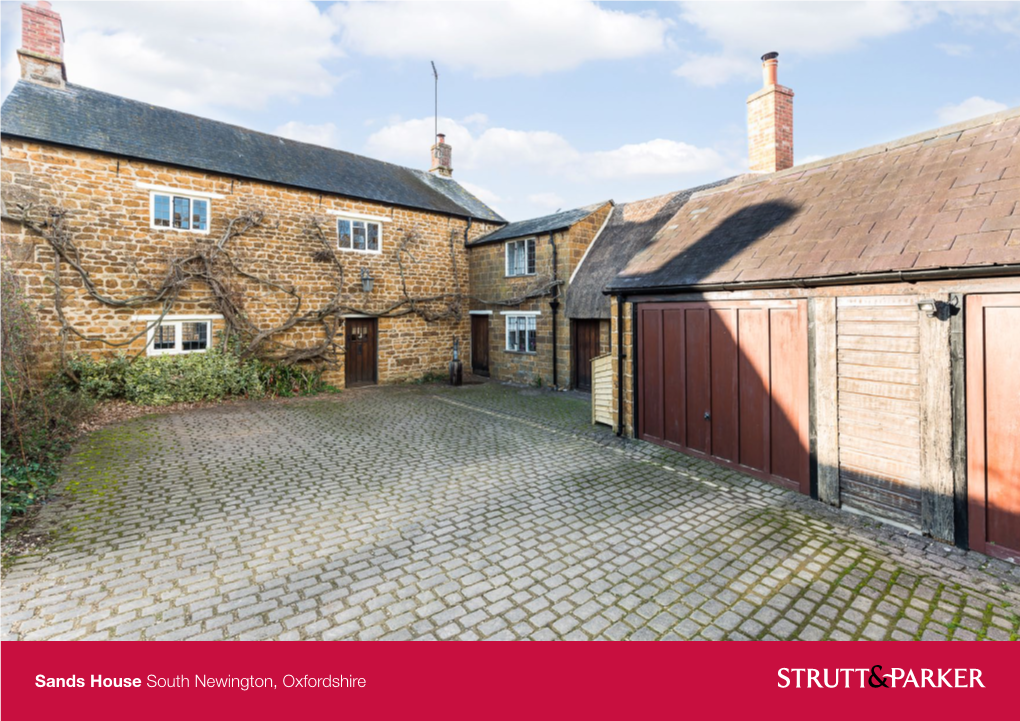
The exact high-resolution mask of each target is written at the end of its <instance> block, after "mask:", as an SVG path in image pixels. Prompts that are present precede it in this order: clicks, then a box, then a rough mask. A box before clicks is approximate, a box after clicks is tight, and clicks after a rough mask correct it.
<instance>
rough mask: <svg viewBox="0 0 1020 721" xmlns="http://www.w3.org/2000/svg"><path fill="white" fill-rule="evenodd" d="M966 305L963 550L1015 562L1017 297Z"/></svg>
mask: <svg viewBox="0 0 1020 721" xmlns="http://www.w3.org/2000/svg"><path fill="white" fill-rule="evenodd" d="M966 304H967V310H966V313H967V314H966V318H965V321H966V329H965V333H966V338H967V340H966V343H967V357H966V364H967V496H968V504H967V505H968V513H967V516H968V518H967V523H968V529H969V533H968V535H969V537H970V538H969V541H970V547H971V548H972V549H974V550H975V551H980V552H982V553H987V554H989V555H992V556H997V557H999V558H1006V559H1012V560H1016V561H1020V334H1018V332H1017V329H1020V293H1003V294H998V295H972V296H968V297H967V300H966ZM947 422H948V420H947Z"/></svg>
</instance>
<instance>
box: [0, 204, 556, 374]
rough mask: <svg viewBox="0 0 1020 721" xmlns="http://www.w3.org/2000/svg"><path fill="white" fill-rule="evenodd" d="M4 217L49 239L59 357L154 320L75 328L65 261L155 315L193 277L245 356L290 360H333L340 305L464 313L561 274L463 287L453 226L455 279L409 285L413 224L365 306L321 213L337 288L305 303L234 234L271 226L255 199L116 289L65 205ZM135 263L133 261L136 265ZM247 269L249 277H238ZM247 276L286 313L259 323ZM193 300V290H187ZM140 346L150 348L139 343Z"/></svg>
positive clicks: (318, 257) (548, 288) (108, 299)
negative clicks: (376, 298)
mask: <svg viewBox="0 0 1020 721" xmlns="http://www.w3.org/2000/svg"><path fill="white" fill-rule="evenodd" d="M4 206H5V212H4V214H3V219H4V220H10V221H14V222H16V223H19V224H20V225H22V226H24V227H25V228H27V229H29V230H31V231H33V232H35V233H37V234H38V235H39V236H40V237H42V238H43V239H44V240H45V241H46V242H47V244H48V245H49V246H50V248H52V250H53V252H54V255H55V260H54V265H53V272H52V274H51V276H50V277H49V281H50V282H51V283H52V285H53V287H54V295H53V298H54V310H55V312H56V316H57V319H58V321H59V324H60V336H61V348H60V350H61V353H60V355H61V358H64V357H65V352H66V347H67V342H68V340H69V339H71V338H79V339H81V340H85V341H94V342H100V343H103V344H105V345H107V346H110V347H126V346H129V345H131V344H132V343H134V342H136V341H137V340H138V339H139V338H142V337H143V336H145V335H146V333H147V332H148V330H149V328H151V327H152V324H148V325H147V326H146V327H145V328H144V329H143V330H141V331H139V332H138V333H136V334H135V335H133V336H131V337H130V338H128V339H126V340H110V339H108V338H105V337H103V336H100V335H93V334H87V333H85V332H83V331H81V330H80V329H79V328H77V327H76V326H75V325H74V323H72V322H71V321H70V320H69V319H68V317H67V315H66V314H65V309H64V306H65V302H66V291H65V285H64V283H65V281H64V275H65V273H64V267H65V266H66V267H67V268H69V269H70V271H71V273H72V274H73V275H74V276H77V278H78V279H80V281H81V285H82V287H83V288H84V290H85V292H86V293H87V294H88V295H89V296H90V297H91V298H93V299H94V300H96V301H97V302H99V303H101V304H103V305H104V306H107V307H109V308H139V307H151V306H153V305H158V306H159V308H160V312H159V319H158V320H156V321H154V322H153V324H158V323H159V322H160V320H162V318H163V317H165V316H166V315H168V314H169V313H170V312H171V310H172V309H173V308H174V306H175V304H176V303H177V302H178V301H179V300H180V299H181V295H182V293H184V291H185V290H187V289H190V288H192V287H194V286H196V285H197V286H199V287H204V288H205V289H206V290H207V291H208V292H209V298H208V300H209V301H210V302H211V304H212V305H213V307H214V308H215V310H216V312H218V313H219V314H221V315H222V316H223V319H224V321H225V324H226V333H225V337H224V339H223V342H224V344H227V343H230V342H233V343H236V344H237V347H238V348H239V349H240V352H241V354H242V356H257V357H260V358H263V359H266V360H271V361H276V362H279V363H282V364H285V365H289V364H293V363H298V362H302V361H311V362H321V363H326V364H330V365H332V364H334V363H335V362H336V357H337V355H338V353H340V352H342V351H341V349H340V348H338V347H337V343H336V336H337V334H338V332H339V331H340V329H341V327H342V324H343V315H344V314H359V315H367V316H370V317H376V318H384V317H385V318H393V317H399V316H404V315H410V314H414V315H417V316H419V317H421V318H422V319H423V320H424V321H426V322H427V323H434V322H437V321H442V320H448V319H459V318H462V317H463V305H464V303H465V302H467V301H472V300H474V301H477V302H480V303H484V304H488V305H496V306H504V307H512V306H517V305H520V304H521V303H524V302H525V301H527V300H531V299H534V298H540V297H543V296H547V295H551V294H552V293H553V291H554V290H555V289H556V287H557V286H558V285H560V284H561V283H562V281H558V280H552V279H548V278H538V279H536V280H535V281H534V282H533V283H532V284H531V285H529V286H528V287H526V288H525V289H523V290H522V292H521V293H520V294H519V295H518V296H516V297H513V298H503V299H482V298H478V297H475V296H471V295H469V294H467V293H465V292H464V291H463V289H462V288H461V280H460V274H459V272H458V268H457V246H456V243H457V241H458V238H457V233H456V232H454V231H451V233H450V243H449V252H450V260H451V264H452V265H451V268H452V283H453V288H452V289H451V290H450V291H447V292H441V293H436V294H432V295H426V296H417V295H414V294H413V293H411V291H410V288H409V283H408V274H409V272H410V271H411V269H412V268H413V267H414V266H415V265H417V264H418V263H419V259H418V257H417V256H418V254H419V252H420V251H419V250H418V248H417V246H418V245H419V244H420V242H421V236H420V234H419V233H417V231H414V230H411V231H407V232H404V233H403V235H402V236H401V237H400V238H399V242H398V243H397V246H396V251H395V253H396V255H395V258H394V260H395V261H396V265H397V271H398V274H399V281H400V297H399V298H398V299H396V300H394V301H392V302H391V303H389V304H387V305H386V306H384V307H383V308H381V309H379V308H371V307H366V306H365V305H364V304H363V303H362V304H359V303H357V302H355V300H353V299H352V298H351V297H350V296H351V295H352V294H351V293H346V292H345V284H346V282H347V281H346V276H345V268H344V265H343V263H342V262H341V260H340V257H339V255H338V253H337V251H336V249H335V247H334V245H335V238H334V237H333V235H332V233H330V232H329V231H327V230H325V227H327V226H325V221H323V220H322V219H320V218H317V217H312V218H310V219H309V220H308V222H307V227H306V229H305V231H304V236H305V237H306V238H308V239H309V240H311V241H312V243H313V244H314V245H315V246H316V249H315V250H314V251H313V253H312V259H313V260H315V261H317V262H320V263H327V264H329V266H330V270H331V274H332V276H333V278H332V284H333V287H332V290H331V293H332V294H331V296H330V298H329V299H328V300H327V301H326V302H325V303H324V304H323V305H322V306H321V307H318V308H313V309H307V308H306V301H305V299H304V297H303V296H302V295H301V293H300V292H298V289H297V288H296V287H294V286H293V285H291V284H286V283H282V282H279V281H277V280H274V279H273V278H271V277H268V276H266V275H263V274H260V273H257V272H255V271H253V270H251V269H250V267H249V266H250V264H248V263H246V262H245V259H244V258H243V256H242V254H241V252H240V251H239V250H238V249H236V247H232V246H236V243H235V242H234V241H236V240H237V239H238V238H241V237H243V236H245V235H247V234H249V233H251V232H252V231H254V230H257V229H265V228H269V229H272V224H271V223H270V222H269V221H268V219H267V217H266V214H265V213H264V212H263V211H262V210H261V209H258V208H252V209H249V210H245V211H243V212H242V213H240V214H239V215H237V216H236V217H233V218H231V219H230V220H229V221H228V222H227V225H226V227H225V228H224V230H223V232H222V233H221V234H220V235H219V236H218V237H217V238H216V239H215V240H214V241H212V242H210V241H208V240H198V241H195V242H194V243H193V244H192V245H191V247H190V248H188V249H186V250H185V251H183V252H181V253H179V254H176V255H168V256H166V257H165V258H163V259H162V261H163V263H164V265H165V267H164V269H163V270H162V272H161V274H160V275H159V276H158V279H157V282H155V283H153V282H148V283H141V285H142V286H143V287H144V289H145V291H144V292H143V293H140V294H136V295H132V296H128V297H124V298H118V297H114V296H111V295H109V294H107V293H105V292H103V291H102V290H100V288H99V286H97V284H96V282H95V280H94V278H93V275H92V271H90V270H89V268H88V267H86V264H87V261H86V258H85V255H84V254H83V252H82V250H81V248H80V247H79V245H78V244H77V243H76V242H75V237H74V235H75V234H74V230H73V229H72V227H71V226H70V224H69V223H68V219H69V212H68V211H67V210H65V209H63V208H61V207H60V206H58V205H54V204H50V203H43V202H39V201H37V200H34V199H27V200H26V199H15V200H13V201H9V202H5V203H4ZM135 272H136V273H137V270H135ZM237 279H241V280H242V281H243V282H241V283H238V282H236V280H237ZM245 283H248V284H252V285H254V286H256V287H262V288H265V289H268V290H271V291H276V292H279V293H282V294H283V295H284V296H286V297H288V298H289V301H290V307H289V311H288V313H287V316H286V318H284V319H283V320H282V321H281V322H278V323H277V324H276V325H271V326H263V325H259V324H258V323H256V322H255V321H254V320H253V319H252V318H251V317H250V315H249V314H248V313H247V312H246V311H245V300H246V298H245V294H244V292H243V290H242V289H241V286H242V285H244V284H245ZM189 300H193V299H191V298H189ZM303 324H318V325H320V326H321V327H322V331H323V333H322V338H321V340H320V341H319V342H317V343H316V344H314V345H311V346H294V345H290V344H287V343H285V342H283V341H282V340H281V338H280V336H281V334H284V333H285V332H287V331H289V330H291V329H293V328H295V327H297V326H299V325H303ZM142 352H144V351H142Z"/></svg>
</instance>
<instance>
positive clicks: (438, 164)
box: [429, 133, 453, 178]
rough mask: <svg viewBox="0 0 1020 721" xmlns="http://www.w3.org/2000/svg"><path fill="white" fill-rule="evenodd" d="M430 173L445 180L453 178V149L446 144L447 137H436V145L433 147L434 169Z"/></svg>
mask: <svg viewBox="0 0 1020 721" xmlns="http://www.w3.org/2000/svg"><path fill="white" fill-rule="evenodd" d="M429 172H430V173H435V174H436V175H439V176H440V177H443V178H451V177H453V148H452V147H450V146H449V145H447V144H446V136H445V135H443V134H442V133H439V134H438V135H436V144H435V145H433V146H432V167H431V168H429Z"/></svg>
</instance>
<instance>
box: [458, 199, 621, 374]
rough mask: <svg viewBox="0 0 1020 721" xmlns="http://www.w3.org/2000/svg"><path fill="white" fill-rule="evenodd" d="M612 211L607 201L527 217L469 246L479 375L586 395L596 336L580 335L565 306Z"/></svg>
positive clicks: (474, 350) (474, 360)
mask: <svg viewBox="0 0 1020 721" xmlns="http://www.w3.org/2000/svg"><path fill="white" fill-rule="evenodd" d="M612 209H613V202H612V201H609V200H607V201H604V202H601V203H595V204H593V205H588V206H585V207H583V208H577V209H574V210H567V211H563V212H559V213H554V214H552V215H547V216H543V217H541V218H532V219H530V220H522V221H519V222H515V223H510V224H509V225H506V226H504V227H503V228H500V229H499V230H497V231H495V232H493V233H489V234H488V235H485V236H482V237H481V238H478V239H476V240H473V241H471V242H470V243H468V246H467V247H468V256H469V259H470V264H471V292H472V296H473V297H472V304H471V311H470V313H471V358H472V371H473V372H474V373H476V374H478V375H483V376H489V377H492V378H495V379H497V380H503V381H512V382H516V383H530V384H534V385H545V386H551V387H553V388H580V389H582V390H587V388H588V385H587V381H588V380H589V377H588V376H586V375H584V374H583V373H579V372H578V369H579V368H580V369H581V370H582V371H583V370H585V369H587V368H590V360H591V358H592V357H593V356H592V355H591V348H592V346H593V342H594V344H595V345H596V347H597V343H598V337H595V338H589V337H588V336H587V335H581V332H579V329H578V328H576V327H575V326H574V325H573V324H572V323H571V322H570V321H569V320H568V319H567V317H566V315H565V314H564V312H563V304H564V302H566V303H568V304H569V303H570V298H571V296H572V294H573V292H574V291H573V275H574V271H575V269H576V268H577V267H578V265H579V264H580V263H581V261H582V260H583V258H584V256H585V253H586V252H587V251H588V249H589V248H590V247H591V245H592V243H593V241H594V240H595V239H596V238H597V237H598V236H599V234H600V232H602V230H603V228H604V227H605V225H606V222H607V221H608V219H609V216H610V213H611V212H612ZM583 330H585V329H580V331H583ZM605 347H608V344H607V345H606V346H605Z"/></svg>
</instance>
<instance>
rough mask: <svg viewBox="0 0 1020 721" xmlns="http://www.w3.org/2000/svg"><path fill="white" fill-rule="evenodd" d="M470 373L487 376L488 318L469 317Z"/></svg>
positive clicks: (482, 316) (481, 316)
mask: <svg viewBox="0 0 1020 721" xmlns="http://www.w3.org/2000/svg"><path fill="white" fill-rule="evenodd" d="M471 372H472V373H474V374H475V375H479V376H487V375H489V316H488V315H472V316H471Z"/></svg>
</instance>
